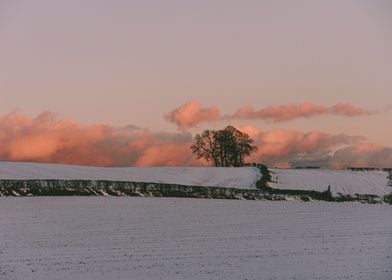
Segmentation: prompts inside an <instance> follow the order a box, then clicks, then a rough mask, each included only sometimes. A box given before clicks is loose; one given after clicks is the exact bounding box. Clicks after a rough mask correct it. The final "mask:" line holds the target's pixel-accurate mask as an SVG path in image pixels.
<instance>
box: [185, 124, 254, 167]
mask: <svg viewBox="0 0 392 280" xmlns="http://www.w3.org/2000/svg"><path fill="white" fill-rule="evenodd" d="M253 142H254V141H253V139H251V138H250V137H249V135H248V134H246V133H243V132H241V131H239V130H238V129H236V128H235V127H233V126H228V127H226V128H225V129H223V130H205V131H203V133H202V134H197V135H196V137H195V139H194V143H193V144H192V146H191V149H192V152H193V153H194V154H195V155H196V156H197V158H198V159H200V158H204V159H205V160H207V161H208V162H213V163H214V165H215V166H243V165H244V160H245V157H247V156H249V155H251V154H252V153H254V152H256V151H257V150H258V148H257V147H256V146H253V145H252V144H253Z"/></svg>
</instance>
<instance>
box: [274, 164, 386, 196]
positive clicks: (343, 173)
mask: <svg viewBox="0 0 392 280" xmlns="http://www.w3.org/2000/svg"><path fill="white" fill-rule="evenodd" d="M270 171H271V176H272V180H273V181H274V182H272V183H269V186H270V187H272V188H278V189H299V190H316V191H325V190H327V189H328V186H331V192H332V195H334V196H336V194H338V193H341V194H344V195H347V194H349V195H355V194H374V195H378V196H383V195H385V194H389V193H391V192H392V187H390V186H388V179H387V176H388V173H387V172H383V171H351V170H330V169H270Z"/></svg>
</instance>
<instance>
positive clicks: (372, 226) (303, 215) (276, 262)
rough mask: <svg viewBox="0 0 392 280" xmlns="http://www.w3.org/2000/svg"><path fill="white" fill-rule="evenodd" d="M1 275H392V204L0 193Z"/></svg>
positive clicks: (86, 279)
mask: <svg viewBox="0 0 392 280" xmlns="http://www.w3.org/2000/svg"><path fill="white" fill-rule="evenodd" d="M0 279H2V280H24V279H40V280H60V279H61V280H67V279H70V280H71V279H72V280H79V279H80V280H90V279H91V280H101V279H102V280H107V279H124V280H125V279H126V280H128V279H132V280H138V279H149V280H155V279H170V280H172V279H173V280H176V279H181V280H182V279H184V280H186V279H235V280H237V279H249V280H251V279H257V280H262V279H283V280H285V279H301V280H305V279H353V280H354V279H355V280H359V279H366V280H368V279H372V280H389V279H392V210H391V207H390V206H388V205H367V204H365V205H364V204H359V203H344V204H338V203H327V202H324V203H323V202H308V203H301V202H268V201H233V200H203V199H176V198H129V197H125V198H113V197H51V198H47V197H32V198H1V199H0Z"/></svg>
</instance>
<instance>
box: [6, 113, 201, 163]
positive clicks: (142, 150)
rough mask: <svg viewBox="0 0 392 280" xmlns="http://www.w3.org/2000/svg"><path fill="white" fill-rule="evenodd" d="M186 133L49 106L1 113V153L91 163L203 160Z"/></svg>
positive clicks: (23, 158) (17, 157)
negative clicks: (36, 111)
mask: <svg viewBox="0 0 392 280" xmlns="http://www.w3.org/2000/svg"><path fill="white" fill-rule="evenodd" d="M191 140H192V136H191V135H190V134H188V133H164V132H162V133H153V132H150V131H148V130H145V129H140V128H136V127H133V126H128V127H123V128H116V127H112V126H109V125H103V124H95V125H87V126H86V125H81V124H78V123H76V122H74V121H71V120H57V118H56V116H55V115H54V114H53V113H50V112H43V113H41V114H40V115H38V116H37V117H35V118H30V117H28V116H25V115H22V114H18V113H11V114H8V115H6V116H3V117H1V118H0V159H1V160H11V161H34V162H53V163H68V164H81V165H94V166H151V165H155V166H157V165H165V166H174V165H203V164H205V163H204V162H201V161H197V160H195V159H194V158H193V157H192V155H191V153H190V149H189V146H190V143H191Z"/></svg>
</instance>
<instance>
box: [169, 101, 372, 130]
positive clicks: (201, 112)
mask: <svg viewBox="0 0 392 280" xmlns="http://www.w3.org/2000/svg"><path fill="white" fill-rule="evenodd" d="M372 113H375V112H371V111H369V110H366V109H363V108H360V107H356V106H354V105H352V104H350V103H337V104H335V105H333V106H325V105H320V104H314V103H310V102H304V103H290V104H286V105H278V106H267V107H263V108H261V109H259V110H256V109H254V108H253V107H251V106H244V107H241V108H239V109H237V110H236V111H235V113H234V114H232V115H226V116H221V114H220V111H219V109H218V108H217V107H215V106H213V107H209V108H201V106H200V103H199V102H198V101H191V102H188V103H186V104H184V105H182V106H180V107H178V108H176V109H174V110H172V111H170V112H169V113H167V114H166V115H165V116H164V117H165V119H166V120H167V121H169V122H171V123H174V124H176V125H177V127H178V129H179V130H180V131H187V130H188V129H189V128H192V127H196V126H198V125H199V124H201V123H211V122H216V121H235V120H263V121H271V122H287V121H291V120H296V119H301V118H302V119H308V118H312V117H317V116H322V115H330V116H343V117H358V116H365V115H370V114H372Z"/></svg>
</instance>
